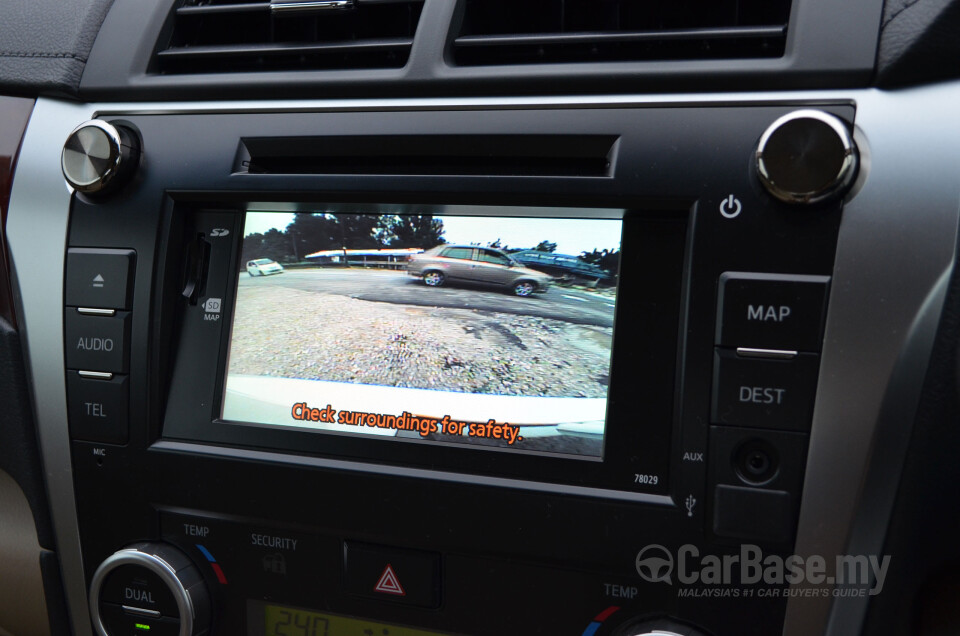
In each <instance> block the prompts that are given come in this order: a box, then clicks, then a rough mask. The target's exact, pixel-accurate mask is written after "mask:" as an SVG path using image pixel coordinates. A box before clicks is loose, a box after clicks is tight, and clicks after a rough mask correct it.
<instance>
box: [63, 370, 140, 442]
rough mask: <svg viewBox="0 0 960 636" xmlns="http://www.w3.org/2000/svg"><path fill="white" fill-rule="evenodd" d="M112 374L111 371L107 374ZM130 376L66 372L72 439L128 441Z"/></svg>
mask: <svg viewBox="0 0 960 636" xmlns="http://www.w3.org/2000/svg"><path fill="white" fill-rule="evenodd" d="M104 375H110V374H104ZM127 379H128V378H127V376H125V375H114V376H113V377H108V378H97V379H94V378H87V377H83V376H82V375H81V373H80V372H77V371H68V372H67V405H68V409H69V412H70V436H71V437H72V438H73V439H80V440H86V441H88V442H103V443H106V444H125V443H126V442H127V409H128V405H129V389H128V387H127Z"/></svg>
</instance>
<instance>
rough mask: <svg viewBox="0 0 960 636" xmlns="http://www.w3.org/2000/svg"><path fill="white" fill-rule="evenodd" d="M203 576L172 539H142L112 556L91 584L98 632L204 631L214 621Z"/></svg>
mask: <svg viewBox="0 0 960 636" xmlns="http://www.w3.org/2000/svg"><path fill="white" fill-rule="evenodd" d="M210 614H211V611H210V598H209V596H208V593H207V588H206V584H205V583H204V581H203V575H202V574H200V571H199V570H198V569H197V567H196V566H195V565H194V564H193V562H192V561H191V560H190V559H189V558H188V557H187V556H186V555H185V554H184V553H183V552H181V551H180V550H178V549H177V548H175V547H173V546H171V545H168V544H166V543H137V544H135V545H131V546H129V547H127V548H124V549H123V550H120V551H118V552H115V553H114V554H112V555H111V556H110V557H108V558H107V559H106V560H105V561H104V562H103V563H101V564H100V567H98V568H97V570H96V572H94V574H93V580H92V582H91V583H90V616H91V617H92V619H93V627H94V630H95V631H96V633H97V636H120V635H122V634H140V633H144V634H145V633H148V632H149V631H150V630H153V631H154V632H156V633H163V634H177V635H178V636H199V635H201V634H205V633H206V632H207V628H208V627H209V625H210Z"/></svg>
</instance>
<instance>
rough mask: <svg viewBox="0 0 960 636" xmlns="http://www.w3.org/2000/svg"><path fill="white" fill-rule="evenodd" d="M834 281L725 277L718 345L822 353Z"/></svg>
mask: <svg viewBox="0 0 960 636" xmlns="http://www.w3.org/2000/svg"><path fill="white" fill-rule="evenodd" d="M829 282H830V277H829V276H792V275H787V274H754V273H745V272H725V273H724V274H722V275H721V276H720V290H719V297H718V307H717V316H718V322H717V338H716V344H718V345H720V346H724V347H755V348H759V349H786V350H791V351H810V352H817V351H820V341H821V340H822V333H823V316H824V309H825V306H826V302H827V286H828V284H829Z"/></svg>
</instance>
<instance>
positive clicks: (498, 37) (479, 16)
mask: <svg viewBox="0 0 960 636" xmlns="http://www.w3.org/2000/svg"><path fill="white" fill-rule="evenodd" d="M464 1H465V6H464V13H463V23H462V27H461V29H460V32H459V36H458V37H457V38H456V40H455V41H454V43H453V55H454V61H455V62H456V63H457V64H460V65H465V66H476V65H490V64H551V63H561V62H625V61H645V60H704V59H730V58H755V57H780V56H782V55H783V52H784V45H785V42H786V34H787V22H788V20H789V16H790V0H643V1H641V0H464Z"/></svg>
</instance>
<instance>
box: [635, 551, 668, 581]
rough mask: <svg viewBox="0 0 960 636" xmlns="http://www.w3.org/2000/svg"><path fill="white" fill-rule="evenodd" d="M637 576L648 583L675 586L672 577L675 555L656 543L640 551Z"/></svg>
mask: <svg viewBox="0 0 960 636" xmlns="http://www.w3.org/2000/svg"><path fill="white" fill-rule="evenodd" d="M636 566H637V574H639V575H640V578H642V579H643V580H644V581H647V582H648V583H660V582H663V583H668V584H670V585H672V584H673V581H671V580H670V575H671V574H673V554H672V553H671V552H670V550H667V549H666V548H665V547H663V546H662V545H658V544H656V543H654V544H652V545H648V546H647V547H645V548H644V549H642V550H640V552H639V553H638V554H637V560H636Z"/></svg>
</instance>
